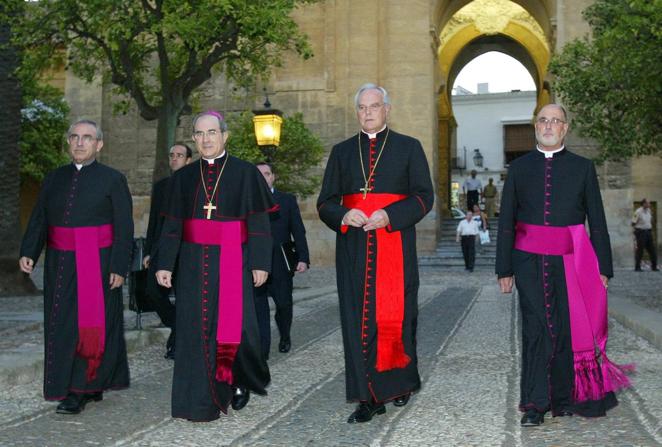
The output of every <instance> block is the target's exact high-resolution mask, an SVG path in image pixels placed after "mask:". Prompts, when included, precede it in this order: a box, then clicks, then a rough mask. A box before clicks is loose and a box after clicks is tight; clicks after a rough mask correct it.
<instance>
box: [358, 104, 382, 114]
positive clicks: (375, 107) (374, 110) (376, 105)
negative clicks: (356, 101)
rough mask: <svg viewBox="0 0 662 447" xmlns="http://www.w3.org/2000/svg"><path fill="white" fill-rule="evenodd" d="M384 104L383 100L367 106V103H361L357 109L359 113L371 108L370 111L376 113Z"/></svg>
mask: <svg viewBox="0 0 662 447" xmlns="http://www.w3.org/2000/svg"><path fill="white" fill-rule="evenodd" d="M383 105H384V103H383V102H382V103H374V104H370V105H369V106H365V105H363V104H361V105H360V106H358V107H357V108H356V109H357V110H358V111H359V113H366V112H367V111H368V110H370V112H372V113H374V112H376V111H377V110H379V109H381V108H382V106H383Z"/></svg>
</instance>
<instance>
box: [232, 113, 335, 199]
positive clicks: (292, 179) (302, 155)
mask: <svg viewBox="0 0 662 447" xmlns="http://www.w3.org/2000/svg"><path fill="white" fill-rule="evenodd" d="M228 123H229V124H230V138H229V139H228V151H229V152H230V153H231V154H232V155H234V156H236V157H239V158H242V159H244V160H246V161H250V162H251V163H256V162H258V161H264V160H265V155H264V154H263V153H262V151H261V150H260V148H259V147H258V145H257V142H256V141H255V131H254V127H253V114H252V113H250V112H244V113H241V114H238V115H236V116H233V117H229V119H228ZM323 155H324V147H323V146H322V142H321V141H320V139H319V138H318V137H317V136H316V135H315V134H313V133H312V132H311V131H310V130H309V129H308V128H307V127H306V125H305V124H304V122H303V115H302V114H301V113H295V114H294V115H292V116H290V117H284V118H283V127H282V130H281V136H280V146H279V147H278V148H277V149H276V150H275V151H274V153H273V155H272V157H271V164H272V165H273V168H274V172H275V174H276V184H277V186H278V188H279V189H282V190H283V191H288V192H291V193H293V194H296V195H298V196H299V197H306V196H309V195H311V194H312V193H314V192H315V191H316V190H317V188H318V187H319V184H320V175H319V174H320V173H319V172H317V171H316V169H315V167H316V166H317V165H318V164H319V163H320V161H321V160H322V156H323Z"/></svg>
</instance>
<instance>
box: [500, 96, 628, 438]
mask: <svg viewBox="0 0 662 447" xmlns="http://www.w3.org/2000/svg"><path fill="white" fill-rule="evenodd" d="M567 129H568V124H567V118H566V113H565V110H564V109H563V108H562V107H560V106H558V105H556V104H550V105H548V106H545V107H543V108H542V109H541V111H540V113H539V114H538V117H537V120H536V139H537V140H538V146H537V148H536V149H534V150H532V151H531V152H529V153H528V154H526V155H524V156H522V157H520V158H517V159H516V160H514V161H513V162H512V163H511V165H510V167H509V169H508V177H507V179H506V182H505V185H504V189H503V193H502V197H501V212H500V214H499V237H498V242H497V260H496V274H497V275H498V278H499V284H500V287H501V291H502V292H504V293H509V292H511V291H512V286H513V276H514V279H515V283H516V286H517V290H518V292H519V303H520V309H521V314H522V371H521V383H520V393H521V395H520V405H519V407H520V410H521V411H522V412H524V415H523V417H522V425H523V426H534V425H540V424H541V423H543V422H544V414H545V413H546V412H547V411H551V412H552V415H553V416H568V415H572V414H573V413H576V414H580V415H584V416H602V415H604V414H605V412H606V410H608V409H610V408H612V407H613V406H615V405H616V404H617V401H616V398H615V396H614V393H613V392H611V391H608V390H607V388H606V387H605V390H606V391H605V392H603V393H601V394H600V397H599V398H594V399H589V400H580V399H578V398H576V397H577V396H578V394H581V393H582V392H583V391H582V390H580V389H578V388H577V387H578V386H579V387H581V380H580V379H579V375H580V374H581V373H580V372H578V373H577V377H578V378H577V379H576V374H575V369H577V371H580V369H579V367H580V365H579V363H580V362H577V360H576V359H577V357H576V353H573V346H574V345H575V343H576V341H577V339H576V337H578V336H579V331H577V332H578V333H573V331H574V330H575V329H573V331H571V326H572V319H571V315H573V312H572V306H573V300H572V299H569V293H568V291H569V290H570V289H569V288H568V284H567V283H566V281H567V280H566V277H567V274H568V272H567V271H566V270H572V269H570V268H569V266H570V264H567V265H568V268H566V264H565V262H566V261H567V259H566V256H565V255H563V256H561V255H555V254H542V253H538V252H536V251H534V250H528V249H524V248H522V247H523V245H521V246H520V245H518V244H519V243H520V242H519V240H520V238H521V239H522V244H524V242H525V237H526V236H527V234H533V235H535V233H536V232H540V234H545V233H544V232H546V231H557V232H558V231H559V230H561V231H562V230H563V229H565V228H572V227H573V226H574V227H575V228H578V229H579V234H581V233H583V237H584V238H586V240H587V241H588V236H587V235H586V231H585V229H584V222H585V221H586V220H588V224H589V227H590V243H588V245H589V246H592V250H593V251H594V252H595V255H594V257H593V259H595V257H597V261H595V267H594V268H595V275H594V276H595V280H596V282H597V284H598V287H600V288H601V289H602V292H603V293H604V292H605V288H606V287H607V283H608V278H610V277H612V275H613V270H612V259H611V247H610V242H609V233H608V231H607V223H606V219H605V213H604V209H603V205H602V198H601V195H600V189H599V185H598V180H597V175H596V171H595V167H594V165H593V163H592V162H591V161H590V160H589V159H586V158H583V157H581V156H579V155H576V154H574V153H572V152H570V151H569V150H568V149H567V148H565V147H564V144H563V139H564V137H565V134H566V132H567ZM533 230H535V231H533ZM556 234H562V233H556ZM543 242H547V243H549V244H550V245H551V248H552V249H554V246H558V245H560V244H561V240H560V238H558V239H557V238H549V237H548V238H546V241H543ZM518 247H519V248H518ZM589 251H590V250H589ZM546 253H550V251H547V252H546ZM575 256H577V253H575ZM586 299H588V300H597V297H595V296H590V297H588V298H586ZM586 302H587V303H588V302H589V301H586ZM581 306H582V307H583V303H582V304H581ZM604 311H605V312H604V313H605V314H604V315H603V321H604V323H605V324H606V294H605V303H604ZM573 327H574V328H576V327H575V326H573ZM594 329H595V328H594ZM604 332H605V342H606V328H605V331H604ZM573 339H574V340H573ZM575 350H576V349H575ZM590 354H593V353H590ZM600 361H601V362H602V363H603V364H605V365H606V362H607V359H606V355H605V354H604V352H603V353H602V359H601V360H600ZM576 380H577V382H576ZM602 380H603V378H602V377H598V379H597V382H602ZM604 380H606V379H604Z"/></svg>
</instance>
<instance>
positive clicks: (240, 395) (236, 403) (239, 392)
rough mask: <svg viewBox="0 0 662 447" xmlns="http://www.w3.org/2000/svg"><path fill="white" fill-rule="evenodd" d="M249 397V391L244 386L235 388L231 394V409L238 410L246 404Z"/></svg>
mask: <svg viewBox="0 0 662 447" xmlns="http://www.w3.org/2000/svg"><path fill="white" fill-rule="evenodd" d="M250 398H251V392H250V391H249V390H248V389H246V388H241V387H240V388H235V390H234V395H233V396H232V409H233V410H235V411H239V410H241V409H242V408H244V407H245V406H246V404H247V403H248V400H249V399H250Z"/></svg>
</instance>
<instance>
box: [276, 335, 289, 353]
mask: <svg viewBox="0 0 662 447" xmlns="http://www.w3.org/2000/svg"><path fill="white" fill-rule="evenodd" d="M291 348H292V342H291V341H290V339H289V338H281V339H280V343H278V352H290V349H291Z"/></svg>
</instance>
